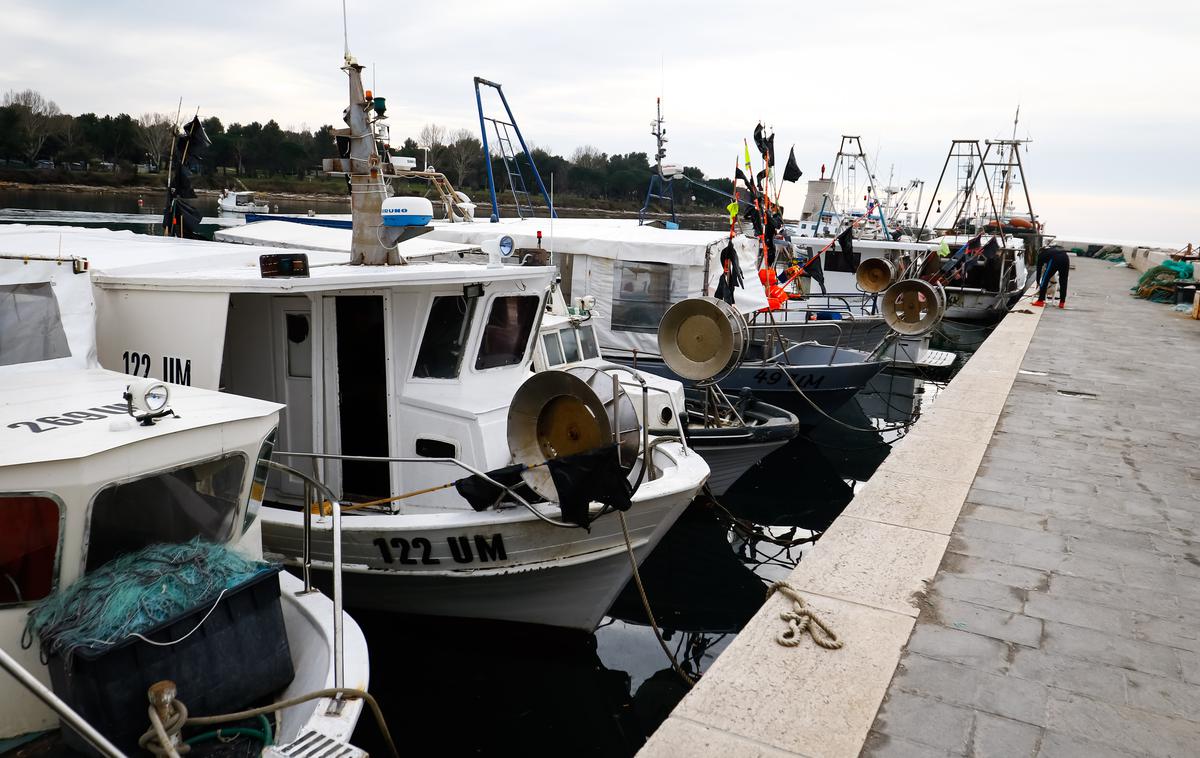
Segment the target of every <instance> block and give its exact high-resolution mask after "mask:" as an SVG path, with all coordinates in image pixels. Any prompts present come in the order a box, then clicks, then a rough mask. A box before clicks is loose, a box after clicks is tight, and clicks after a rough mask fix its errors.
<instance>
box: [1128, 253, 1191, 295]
mask: <svg viewBox="0 0 1200 758" xmlns="http://www.w3.org/2000/svg"><path fill="white" fill-rule="evenodd" d="M1194 273H1195V270H1194V269H1193V267H1192V264H1190V263H1184V262H1180V261H1170V260H1168V261H1163V262H1162V265H1161V266H1154V267H1152V268H1149V269H1147V270H1146V273H1144V274H1142V275H1141V277H1140V278H1139V279H1138V283H1137V284H1135V285H1134V286H1133V287H1131V288H1130V290H1129V291H1130V292H1132V293H1133V295H1134V296H1135V297H1140V298H1144V299H1146V300H1151V301H1154V302H1156V303H1174V302H1175V288H1176V287H1178V286H1179V285H1181V284H1194V283H1195V281H1194V280H1193V279H1192V276H1193V275H1194Z"/></svg>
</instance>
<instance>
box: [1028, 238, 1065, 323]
mask: <svg viewBox="0 0 1200 758" xmlns="http://www.w3.org/2000/svg"><path fill="white" fill-rule="evenodd" d="M1070 272H1071V256H1070V255H1068V254H1067V251H1066V249H1064V248H1062V247H1059V246H1058V245H1050V246H1049V247H1045V248H1043V249H1042V252H1040V253H1038V259H1037V280H1038V297H1037V300H1034V301H1033V304H1034V305H1036V306H1039V307H1040V306H1044V305H1045V304H1046V288H1047V287H1049V286H1050V280H1051V279H1052V278H1053V277H1054V275H1055V274H1058V307H1059V308H1066V307H1067V277H1068V276H1069V275H1070Z"/></svg>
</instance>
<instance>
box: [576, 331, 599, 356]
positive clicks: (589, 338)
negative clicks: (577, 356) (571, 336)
mask: <svg viewBox="0 0 1200 758" xmlns="http://www.w3.org/2000/svg"><path fill="white" fill-rule="evenodd" d="M579 349H580V351H581V352H582V353H583V357H584V358H585V359H586V358H599V357H600V346H599V345H597V344H596V330H595V329H593V328H592V327H590V326H583V327H580V328H579Z"/></svg>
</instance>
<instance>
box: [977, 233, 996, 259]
mask: <svg viewBox="0 0 1200 758" xmlns="http://www.w3.org/2000/svg"><path fill="white" fill-rule="evenodd" d="M998 252H1000V241H999V240H998V239H996V238H995V237H992V238H991V239H990V240H988V243H987V244H986V245H984V246H983V250H982V251H980V254H981V255H982V256H983V257H984V258H986V259H988V260H989V261H990V260H991V259H993V258H995V257H996V253H998Z"/></svg>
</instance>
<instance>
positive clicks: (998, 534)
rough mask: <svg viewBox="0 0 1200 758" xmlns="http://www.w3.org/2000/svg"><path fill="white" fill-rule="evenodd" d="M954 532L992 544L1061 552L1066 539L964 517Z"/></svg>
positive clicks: (1055, 535) (1065, 544)
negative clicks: (989, 541) (988, 541)
mask: <svg viewBox="0 0 1200 758" xmlns="http://www.w3.org/2000/svg"><path fill="white" fill-rule="evenodd" d="M956 532H957V533H959V534H963V535H965V536H967V537H979V538H980V539H985V540H991V541H992V542H1005V543H1008V544H1010V545H1021V546H1023V547H1032V548H1036V549H1038V550H1046V551H1053V550H1061V551H1063V552H1066V549H1067V542H1066V539H1065V538H1064V537H1063V536H1062V535H1059V534H1050V533H1048V532H1045V531H1039V530H1034V529H1022V528H1020V527H1016V526H1008V525H1007V524H995V523H990V522H987V521H977V520H975V519H973V518H969V517H966V516H963V517H960V518H959V520H958V526H957V528H956Z"/></svg>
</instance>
